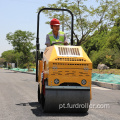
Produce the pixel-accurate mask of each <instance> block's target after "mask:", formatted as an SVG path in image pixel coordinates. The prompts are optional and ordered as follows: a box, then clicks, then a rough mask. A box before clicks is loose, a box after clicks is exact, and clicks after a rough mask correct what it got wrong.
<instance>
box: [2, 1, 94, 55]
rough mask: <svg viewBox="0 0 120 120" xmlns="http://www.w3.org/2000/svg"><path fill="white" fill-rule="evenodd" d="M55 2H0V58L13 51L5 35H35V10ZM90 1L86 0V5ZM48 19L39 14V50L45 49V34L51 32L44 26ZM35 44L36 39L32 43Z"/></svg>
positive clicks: (47, 26) (48, 27)
mask: <svg viewBox="0 0 120 120" xmlns="http://www.w3.org/2000/svg"><path fill="white" fill-rule="evenodd" d="M56 1H57V0H0V56H1V53H3V52H4V51H7V50H11V49H13V47H12V45H11V44H8V41H7V40H6V34H7V33H9V32H12V33H14V32H15V31H16V30H23V31H30V32H32V33H35V37H36V33H37V13H36V12H37V9H38V8H39V7H41V6H47V5H48V4H53V3H56ZM92 1H95V0H88V2H87V4H91V3H92ZM48 20H49V19H48V18H47V17H46V16H45V15H44V14H43V13H42V14H40V48H41V49H44V48H45V39H46V34H47V33H49V32H50V31H51V29H50V26H49V25H47V24H45V22H46V21H48ZM33 44H34V45H35V44H36V39H35V40H34V41H33Z"/></svg>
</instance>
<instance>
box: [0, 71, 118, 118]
mask: <svg viewBox="0 0 120 120" xmlns="http://www.w3.org/2000/svg"><path fill="white" fill-rule="evenodd" d="M92 97H93V99H92V101H91V106H90V109H89V111H88V113H87V114H78V113H74V114H72V113H70V114H69V113H42V111H41V106H40V105H39V104H38V102H37V83H36V82H35V75H31V74H25V73H15V72H13V71H9V70H3V69H0V120H120V90H110V89H106V88H101V87H97V86H95V85H93V86H92ZM105 105H106V106H105ZM100 106H101V107H102V108H96V107H100Z"/></svg>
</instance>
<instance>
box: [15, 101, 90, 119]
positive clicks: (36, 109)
mask: <svg viewBox="0 0 120 120" xmlns="http://www.w3.org/2000/svg"><path fill="white" fill-rule="evenodd" d="M16 105H19V106H23V107H27V106H31V107H32V109H31V111H32V113H33V114H34V115H36V116H37V117H40V116H60V117H62V116H63V117H64V116H69V117H70V116H79V117H84V116H87V115H88V112H87V113H44V112H43V111H42V107H41V105H40V104H39V103H38V102H29V103H20V104H16Z"/></svg>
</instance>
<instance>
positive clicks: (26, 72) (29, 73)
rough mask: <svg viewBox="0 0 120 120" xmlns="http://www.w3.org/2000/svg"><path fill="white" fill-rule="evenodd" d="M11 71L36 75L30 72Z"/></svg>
mask: <svg viewBox="0 0 120 120" xmlns="http://www.w3.org/2000/svg"><path fill="white" fill-rule="evenodd" d="M11 71H14V72H20V73H27V74H32V75H36V73H31V72H22V71H15V70H11Z"/></svg>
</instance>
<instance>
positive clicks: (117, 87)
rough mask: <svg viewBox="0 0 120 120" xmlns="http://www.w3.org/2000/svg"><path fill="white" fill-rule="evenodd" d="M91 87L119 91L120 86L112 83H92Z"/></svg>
mask: <svg viewBox="0 0 120 120" xmlns="http://www.w3.org/2000/svg"><path fill="white" fill-rule="evenodd" d="M92 84H93V85H97V86H99V87H104V88H109V89H112V90H120V84H113V83H106V82H99V81H92Z"/></svg>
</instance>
